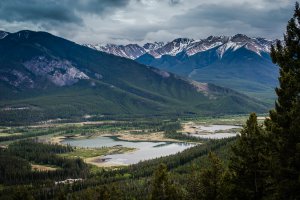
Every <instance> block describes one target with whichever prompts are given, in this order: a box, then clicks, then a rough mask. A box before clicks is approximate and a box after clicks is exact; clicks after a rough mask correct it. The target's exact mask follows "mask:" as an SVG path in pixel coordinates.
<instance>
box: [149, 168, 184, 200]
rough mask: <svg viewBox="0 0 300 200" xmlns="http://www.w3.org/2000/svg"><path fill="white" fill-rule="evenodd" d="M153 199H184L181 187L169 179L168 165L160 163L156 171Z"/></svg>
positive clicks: (153, 182)
mask: <svg viewBox="0 0 300 200" xmlns="http://www.w3.org/2000/svg"><path fill="white" fill-rule="evenodd" d="M150 199H152V200H176V199H182V193H181V192H180V190H179V188H178V187H176V186H175V185H174V184H172V183H171V182H170V180H169V173H168V170H167V166H166V165H164V164H160V165H159V167H158V168H157V170H156V171H155V172H154V176H153V180H152V186H151V197H150Z"/></svg>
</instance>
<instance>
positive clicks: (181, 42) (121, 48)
mask: <svg viewBox="0 0 300 200" xmlns="http://www.w3.org/2000/svg"><path fill="white" fill-rule="evenodd" d="M271 44H274V41H271V40H267V39H264V38H250V37H248V36H246V35H243V34H236V35H234V36H232V37H228V36H209V37H207V38H206V39H200V40H194V39H189V38H177V39H175V40H173V41H171V42H167V43H163V42H153V43H146V44H144V45H143V46H140V45H137V44H128V45H115V44H106V45H103V44H96V45H90V44H88V45H85V46H87V47H90V48H93V49H96V50H98V51H103V52H106V53H110V54H114V55H117V56H122V57H126V58H130V59H136V58H138V57H140V56H142V55H144V54H146V53H148V54H150V55H152V56H153V57H155V58H161V56H163V55H170V56H176V55H177V54H179V53H181V52H184V53H185V54H186V55H187V56H192V55H194V54H197V53H199V52H204V51H208V50H210V49H214V48H217V49H216V50H217V53H218V55H219V57H220V58H222V57H223V55H224V54H225V53H226V52H227V51H228V50H231V51H236V50H238V49H240V48H246V49H248V50H250V51H252V52H255V53H256V54H258V55H261V52H266V53H269V52H270V49H271Z"/></svg>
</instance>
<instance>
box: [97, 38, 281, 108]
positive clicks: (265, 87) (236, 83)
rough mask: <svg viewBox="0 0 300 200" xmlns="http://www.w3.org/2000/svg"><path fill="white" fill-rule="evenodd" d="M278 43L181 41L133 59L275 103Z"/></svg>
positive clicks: (184, 39)
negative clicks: (274, 59)
mask: <svg viewBox="0 0 300 200" xmlns="http://www.w3.org/2000/svg"><path fill="white" fill-rule="evenodd" d="M274 42H275V41H269V40H266V39H263V38H250V37H247V36H246V35H242V34H237V35H235V36H232V37H226V36H218V37H215V36H210V37H208V38H206V39H202V40H193V39H188V38H178V39H175V40H173V41H172V42H168V43H166V44H162V43H161V45H160V46H156V48H153V49H151V50H147V49H145V48H144V50H143V47H139V48H140V49H141V51H140V53H139V54H136V55H135V56H133V57H138V56H139V55H140V56H139V57H138V58H136V61H138V62H139V63H142V64H145V65H149V66H154V67H157V68H159V69H163V70H166V71H170V72H173V73H175V74H179V75H182V76H186V77H189V78H192V79H194V80H196V81H200V82H210V83H215V84H219V85H222V86H225V87H229V88H232V89H235V90H237V91H239V92H243V93H245V94H248V95H251V96H254V97H257V98H259V99H260V100H263V101H265V102H269V103H273V99H274V97H275V93H274V88H275V87H276V85H277V82H278V81H277V77H278V75H279V73H278V67H276V66H275V65H274V64H273V63H272V62H271V59H270V56H269V52H270V47H271V44H273V43H274ZM115 47H118V45H116V46H115ZM102 51H105V52H108V53H113V52H111V51H109V50H102ZM113 54H114V53H113ZM115 55H118V54H115ZM119 56H123V55H120V54H119ZM124 57H127V58H132V56H124Z"/></svg>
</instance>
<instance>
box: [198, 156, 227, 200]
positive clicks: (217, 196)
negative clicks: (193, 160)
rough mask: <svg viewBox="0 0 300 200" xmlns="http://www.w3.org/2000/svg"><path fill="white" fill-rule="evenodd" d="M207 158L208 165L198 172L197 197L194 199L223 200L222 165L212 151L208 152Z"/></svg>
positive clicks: (223, 170)
mask: <svg viewBox="0 0 300 200" xmlns="http://www.w3.org/2000/svg"><path fill="white" fill-rule="evenodd" d="M208 158H209V167H208V168H206V169H203V170H202V171H201V172H200V176H199V184H197V185H198V187H199V191H198V192H197V195H198V197H197V198H195V199H202V200H223V199H224V195H223V192H222V190H223V176H224V174H225V173H224V172H225V169H224V166H223V164H222V162H221V160H220V159H219V158H218V157H217V156H216V155H215V154H214V153H209V155H208Z"/></svg>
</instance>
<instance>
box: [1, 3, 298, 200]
mask: <svg viewBox="0 0 300 200" xmlns="http://www.w3.org/2000/svg"><path fill="white" fill-rule="evenodd" d="M299 23H300V8H299V4H298V3H296V6H295V12H294V15H293V17H292V18H291V19H290V21H289V22H288V25H287V30H286V34H285V36H284V42H281V41H278V42H277V44H276V45H275V46H272V51H271V57H272V59H273V62H274V63H275V64H277V65H278V66H279V67H280V77H279V82H280V84H279V86H278V87H277V88H276V94H277V100H276V103H275V108H274V109H273V110H271V111H270V113H269V117H268V118H266V120H265V121H264V124H260V123H258V119H257V115H256V114H255V113H251V114H250V115H249V118H248V120H247V122H246V124H245V125H244V127H243V129H242V130H241V132H240V134H239V135H238V136H237V137H235V138H229V139H220V140H202V141H201V142H202V144H200V145H196V146H194V147H192V148H189V149H187V150H185V151H183V152H181V153H177V154H175V155H170V156H166V157H162V158H156V159H152V160H147V161H143V162H140V163H138V164H134V165H129V166H126V167H120V168H115V169H113V170H112V169H105V168H103V169H100V170H97V171H96V172H95V171H93V170H92V167H91V166H89V165H87V164H86V163H85V162H84V161H83V160H82V159H81V158H67V157H64V156H61V155H62V154H64V153H68V152H72V151H74V150H75V149H74V148H73V147H71V146H69V145H59V144H50V143H44V142H41V141H40V140H39V139H37V138H36V139H35V138H34V137H36V136H42V135H44V134H45V135H46V132H42V131H41V132H33V133H31V134H30V135H29V136H27V137H28V138H27V137H25V136H22V135H19V136H18V135H15V136H7V137H3V138H0V140H1V141H9V142H10V143H9V145H8V146H7V147H6V148H1V149H0V199H24V200H27V199H86V200H89V199H103V200H106V199H110V200H119V199H152V200H176V199H186V200H196V199H200V200H226V199H228V200H229V199H243V200H271V199H272V200H273V199H274V200H277V199H278V200H281V199H286V200H296V199H300V134H299V132H300V116H299V113H300V96H299V94H300V57H299V56H300V27H299ZM104 125H107V126H111V124H104ZM95 126H97V125H95ZM128 126H133V127H138V126H143V128H145V127H147V128H149V127H155V131H163V132H164V134H165V135H166V136H167V137H168V138H173V139H180V140H186V141H193V139H192V138H191V137H189V136H186V135H182V134H179V133H178V132H177V130H178V129H180V128H181V127H180V123H178V122H177V121H176V120H171V121H168V122H166V123H159V122H157V121H155V120H154V119H153V120H152V121H151V122H150V121H149V122H148V123H142V124H141V123H139V122H136V123H135V122H134V123H132V124H130V125H128ZM68 133H69V134H70V135H72V134H74V132H73V131H71V130H69V132H68ZM47 134H49V132H47ZM145 134H146V133H145ZM29 137H30V138H29ZM194 140H195V139H194ZM31 164H41V165H47V166H51V167H53V168H56V170H54V171H35V170H32V167H31ZM66 179H74V180H75V181H74V182H73V183H69V184H68V183H67V184H65V183H63V182H61V181H64V180H66Z"/></svg>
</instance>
